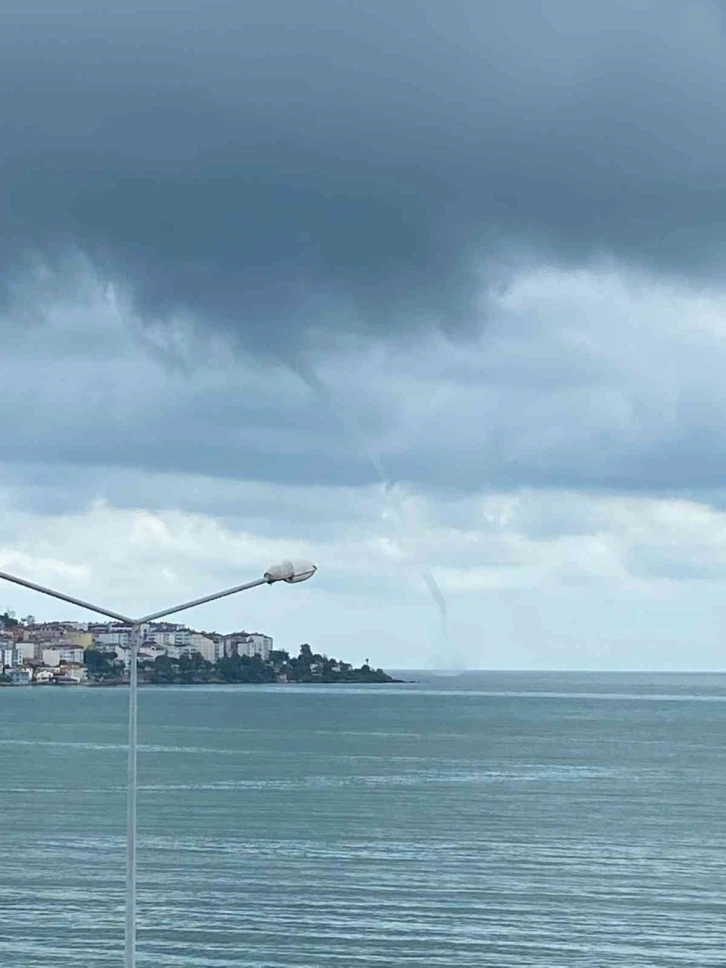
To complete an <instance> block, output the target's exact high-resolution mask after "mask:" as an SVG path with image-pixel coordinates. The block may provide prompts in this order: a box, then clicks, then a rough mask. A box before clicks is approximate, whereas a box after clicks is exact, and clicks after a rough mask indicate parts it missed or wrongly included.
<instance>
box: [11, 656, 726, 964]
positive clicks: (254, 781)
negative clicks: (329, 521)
mask: <svg viewBox="0 0 726 968" xmlns="http://www.w3.org/2000/svg"><path fill="white" fill-rule="evenodd" d="M409 675H410V674H409ZM416 678H418V679H419V681H418V683H416V684H410V685H402V686H388V687H386V686H378V687H376V686H371V687H356V686H352V687H320V688H316V687H297V686H287V687H286V686H277V687H191V688H183V687H180V688H166V689H165V688H146V689H142V691H141V694H140V716H141V727H140V741H141V743H142V744H143V748H142V753H141V759H140V782H141V790H140V797H139V822H140V836H141V840H140V854H139V892H140V898H139V920H140V933H139V964H140V965H144V966H148V968H151V966H154V968H163V966H169V968H172V966H177V968H179V966H183V968H201V966H205V968H212V966H214V968H223V966H233V965H234V966H242V965H244V966H249V968H292V966H295V968H357V966H358V968H368V966H401V968H403V966H407V968H413V966H417V968H418V966H420V968H424V966H427V968H435V966H442V968H443V966H445V968H468V966H471V968H484V966H492V968H506V966H517V968H521V966H537V968H557V966H566V965H578V966H592V968H610V966H622V968H638V966H664V968H665V966H672V965H683V966H691V968H692V966H698V965H714V966H715V965H718V966H721V968H723V966H724V965H726V677H725V676H714V675H616V674H612V675H600V674H591V675H584V674H535V673H519V674H513V673H491V674H486V673H476V674H468V675H462V676H458V675H457V676H446V677H443V676H442V677H435V676H431V675H430V674H429V675H426V676H424V675H420V676H416ZM126 699H127V697H126V694H125V691H124V690H119V689H80V688H79V689H72V688H71V689H61V688H55V689H53V688H46V689H39V688H36V689H27V688H25V689H23V688H15V689H3V690H0V819H1V821H2V826H1V830H0V848H1V849H0V965H1V966H2V968H70V966H73V968H106V966H111V965H113V966H117V968H120V966H121V965H122V935H123V877H124V810H125V801H124V796H125V787H124V780H125V747H124V743H125V717H126Z"/></svg>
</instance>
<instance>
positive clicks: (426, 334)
mask: <svg viewBox="0 0 726 968" xmlns="http://www.w3.org/2000/svg"><path fill="white" fill-rule="evenodd" d="M0 91H2V94H1V95H0V130H1V131H2V132H3V135H2V139H1V144H0V222H1V224H2V232H0V335H1V337H2V348H3V368H2V372H3V380H2V395H1V397H0V400H1V403H0V406H1V407H2V414H3V420H2V438H1V439H2V449H1V451H0V506H1V507H2V514H1V515H0V568H2V569H4V570H8V571H15V572H18V573H22V574H24V575H26V576H28V577H30V578H34V579H36V580H38V581H41V582H45V583H48V584H51V585H57V586H63V587H64V588H66V589H68V590H69V591H70V592H71V593H75V594H77V595H79V596H81V597H88V598H96V599H102V600H103V601H104V602H106V603H108V604H109V607H112V608H113V607H115V608H118V609H119V610H121V611H124V610H125V611H129V610H130V611H143V610H150V609H151V608H153V607H156V606H157V605H158V606H159V607H161V606H163V605H164V604H166V603H167V602H169V603H171V602H173V601H174V600H176V599H177V598H183V597H185V596H194V595H196V594H197V593H199V594H203V593H204V592H206V591H207V590H214V589H215V588H217V587H218V586H220V585H225V584H232V583H235V582H236V581H237V580H238V579H244V578H246V577H248V576H254V575H255V574H257V573H258V572H259V571H260V570H261V569H264V567H266V566H267V565H268V564H269V563H270V562H272V561H274V560H275V559H277V558H279V557H284V556H286V555H288V554H293V555H304V556H307V557H311V558H313V559H314V560H315V561H316V562H317V563H318V565H319V566H320V573H319V576H318V577H317V578H316V580H315V582H314V583H313V582H311V583H310V584H308V585H304V586H300V587H299V588H294V589H278V588H275V589H270V590H268V589H263V590H261V591H260V592H259V593H257V594H256V595H254V594H253V593H251V594H250V595H248V596H246V597H245V598H244V599H242V598H241V599H239V600H238V601H234V600H227V601H225V602H223V603H219V604H217V605H214V606H207V607H205V609H203V610H200V612H199V613H197V614H195V615H194V618H193V619H192V616H191V615H190V616H189V620H190V621H193V623H194V624H195V625H197V626H199V627H205V628H212V627H216V628H217V629H219V630H230V629H232V628H240V627H246V628H248V629H251V630H252V629H259V630H263V631H267V632H269V633H270V634H272V635H273V636H274V637H275V639H276V641H277V642H278V644H279V645H280V646H282V647H288V648H295V647H296V646H297V645H298V644H299V643H300V642H301V641H309V642H310V643H311V644H312V645H313V646H315V647H316V648H318V649H320V650H321V651H327V652H328V653H330V654H334V655H341V656H343V657H345V658H349V659H352V660H354V661H359V660H362V659H363V658H365V657H370V658H371V660H372V661H373V662H375V664H377V665H378V664H380V665H386V666H388V667H391V668H397V667H398V668H403V667H421V666H425V665H431V664H434V665H439V666H449V667H455V666H466V667H470V668H476V667H483V668H583V669H597V668H618V669H626V668H630V669H661V668H663V669H668V668H670V669H673V668H676V669H708V668H713V669H717V668H719V669H726V649H725V648H724V644H725V642H724V639H725V636H724V629H725V628H726V604H724V595H723V591H724V587H725V582H726V527H725V526H726V483H725V482H726V446H725V445H724V441H723V438H724V425H725V420H724V418H725V417H726V381H725V380H724V374H725V372H726V282H725V281H724V278H725V277H724V265H725V264H726V126H724V124H723V105H724V104H726V6H725V5H724V4H723V3H722V2H717V0H677V2H676V0H627V2H626V0H611V2H609V3H607V4H605V3H600V2H594V0H592V2H591V0H506V2H505V0H489V2H487V3H482V2H480V0H449V2H446V3H444V2H441V0H399V2H395V3H391V2H390V0H389V2H385V3H384V2H380V0H367V2H366V3H358V4H356V3H352V2H343V0H306V2H304V3H300V2H298V0H265V2H260V0H246V2H244V3H239V4H229V3H219V2H209V3H205V4H200V3H198V2H194V3H192V2H190V0H175V2H171V0H144V2H143V3H141V2H140V0H125V2H124V3H121V2H119V0H115V2H112V3H111V2H108V0H94V2H93V3H91V2H88V0H85V2H82V0H75V2H71V0H52V2H51V0H45V2H38V0H23V2H22V3H19V2H18V0H6V2H5V3H4V4H2V6H1V7H0ZM381 469H382V470H381ZM381 473H382V475H383V478H382V477H381ZM384 479H385V482H384ZM428 570H430V573H431V574H432V575H433V576H434V579H435V581H436V583H437V585H438V587H439V588H440V589H441V592H442V593H443V595H444V597H445V599H446V603H447V607H448V616H449V617H448V626H447V631H446V634H443V633H442V629H441V622H440V616H439V612H438V609H437V606H436V603H435V601H434V600H433V599H432V597H431V595H430V591H429V588H428V586H427V582H426V580H425V577H426V574H427V573H428ZM3 595H4V599H3V598H2V597H0V606H3V607H4V606H5V605H9V606H10V607H12V608H14V609H15V610H16V611H18V612H21V613H23V614H24V613H27V612H33V613H34V614H35V615H37V616H42V617H51V616H54V615H60V614H61V613H63V614H66V615H74V616H76V617H80V613H77V612H75V613H74V612H73V610H70V609H69V610H68V611H64V610H63V609H60V610H59V609H58V608H56V607H55V606H53V605H52V604H50V603H46V602H44V601H42V600H39V599H38V598H37V597H35V596H33V595H31V594H30V593H27V594H26V593H24V592H20V591H17V590H15V589H14V588H12V587H10V586H8V587H6V588H0V596H3Z"/></svg>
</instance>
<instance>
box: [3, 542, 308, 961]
mask: <svg viewBox="0 0 726 968" xmlns="http://www.w3.org/2000/svg"><path fill="white" fill-rule="evenodd" d="M316 571H317V569H316V567H315V565H314V564H313V563H312V562H310V561H283V562H281V563H280V564H279V565H273V566H272V567H271V568H268V570H267V571H266V572H265V574H264V575H263V576H262V578H257V579H256V580H255V581H250V582H247V583H246V584H244V585H235V586H234V588H226V589H225V590H224V591H221V592H215V593H214V594H213V595H205V596H204V598H195V599H194V600H193V601H191V602H183V603H182V604H181V605H174V606H173V607H172V608H165V609H162V611H160V612H152V613H151V614H150V615H144V616H142V618H137V619H133V618H129V617H128V616H127V615H121V614H119V613H118V612H112V611H110V610H109V609H107V608H100V607H99V606H98V605H92V604H91V603H90V602H84V601H83V600H82V599H80V598H74V597H73V596H71V595H64V594H63V593H62V592H57V591H54V590H53V589H51V588H45V587H44V586H43V585H36V584H35V583H34V582H32V581H26V579H24V578H18V577H17V576H16V575H8V574H7V573H6V572H3V571H0V578H3V579H5V580H6V581H10V582H14V583H15V584H16V585H23V586H24V587H25V588H31V589H33V591H36V592H40V593H41V594H42V595H49V596H50V597H51V598H58V599H60V601H62V602H69V603H70V604H71V605H78V606H80V607H81V608H87V609H88V610H89V611H91V612H96V613H98V614H99V615H105V616H106V617H107V618H113V619H116V620H117V621H119V622H123V623H124V624H126V625H130V626H131V641H130V648H129V759H128V788H127V814H126V931H125V941H124V953H125V954H124V968H136V764H137V736H138V728H137V709H138V704H137V688H138V669H137V660H138V654H139V646H140V644H141V631H142V626H143V625H145V624H146V623H147V622H153V621H155V620H156V619H160V618H166V617H167V616H168V615H174V614H175V613H176V612H183V611H186V609H188V608H194V607H195V606H197V605H204V604H205V603H206V602H214V601H216V600H217V599H218V598H226V597H227V596H228V595H236V594H237V593H238V592H245V591H247V589H248V588H256V587H257V586H258V585H273V584H274V583H275V582H279V581H284V582H287V583H288V584H295V583H297V582H301V581H307V579H308V578H312V577H313V575H314V574H315V572H316Z"/></svg>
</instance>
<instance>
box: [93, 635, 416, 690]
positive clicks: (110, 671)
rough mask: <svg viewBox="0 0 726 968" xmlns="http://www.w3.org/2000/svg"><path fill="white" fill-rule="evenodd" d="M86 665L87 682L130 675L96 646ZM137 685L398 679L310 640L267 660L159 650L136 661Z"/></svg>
mask: <svg viewBox="0 0 726 968" xmlns="http://www.w3.org/2000/svg"><path fill="white" fill-rule="evenodd" d="M85 665H86V669H87V671H88V680H87V682H86V683H84V684H85V685H89V686H123V685H127V684H128V676H127V675H126V674H120V670H119V668H118V663H117V662H114V661H113V660H111V659H110V658H109V657H108V655H107V654H106V653H104V652H103V651H101V650H97V649H86V652H85ZM138 670H139V672H138V675H139V685H140V686H144V685H148V686H171V685H236V684H248V685H255V684H257V685H274V684H280V685H283V684H288V683H290V684H296V683H313V684H315V683H318V684H322V683H325V684H329V683H389V682H402V681H403V680H401V679H394V678H393V677H392V676H389V675H388V673H386V672H384V671H383V669H374V668H372V667H371V666H370V665H369V664H368V662H367V661H366V662H365V663H364V664H363V665H362V666H359V667H358V668H355V667H354V666H352V665H351V664H350V663H348V662H341V661H340V660H338V659H332V658H329V657H328V656H325V655H319V654H318V653H315V652H313V651H312V649H311V648H310V646H309V645H307V644H305V645H301V646H300V652H299V654H298V655H297V656H296V657H292V656H290V655H289V654H288V653H287V652H285V651H283V650H281V649H280V650H275V651H273V652H271V653H270V657H269V659H267V660H264V659H262V658H261V657H260V656H258V655H255V656H247V655H232V656H228V657H225V658H223V659H218V660H217V662H214V663H212V662H209V661H207V660H206V659H204V658H203V657H202V656H201V655H199V654H198V653H196V654H194V653H193V654H192V655H183V656H181V657H180V658H178V659H177V658H173V657H172V656H169V655H160V656H157V657H156V658H155V659H153V660H150V661H146V660H144V659H141V660H140V661H139V665H138Z"/></svg>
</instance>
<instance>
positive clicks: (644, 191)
mask: <svg viewBox="0 0 726 968" xmlns="http://www.w3.org/2000/svg"><path fill="white" fill-rule="evenodd" d="M0 38H1V39H0V74H1V81H2V88H3V90H4V92H5V93H4V95H3V100H2V105H1V106H0V130H2V141H3V145H4V147H3V149H2V169H1V172H0V175H1V179H2V180H1V183H0V206H1V207H0V218H1V219H2V224H3V231H2V241H1V242H0V259H1V260H2V269H3V281H4V292H5V298H6V300H9V301H11V302H12V300H13V299H14V298H15V297H17V294H18V292H20V291H23V289H22V281H23V270H24V269H27V268H28V267H29V266H37V264H38V262H41V263H46V264H48V265H50V266H51V268H56V269H61V270H63V271H70V270H69V269H68V266H67V265H66V263H65V260H66V259H71V260H72V258H73V257H74V256H75V255H77V254H79V253H80V254H82V255H83V256H84V257H85V258H87V259H90V260H91V262H92V263H93V264H94V265H95V266H96V267H97V268H98V269H99V271H100V272H101V273H102V274H103V275H104V276H107V277H108V278H111V279H114V280H116V281H117V282H119V283H120V284H122V285H123V286H124V287H125V288H126V289H127V291H128V292H129V293H130V294H131V295H132V297H133V299H134V300H135V302H136V305H137V307H138V308H139V309H140V310H141V311H142V312H143V313H144V314H145V315H147V316H158V317H162V318H168V317H171V316H173V315H175V314H181V315H185V316H190V317H192V318H194V319H196V320H197V321H201V322H209V323H212V322H216V323H219V324H222V325H225V326H228V327H235V328H237V329H238V330H239V332H240V333H242V334H244V336H245V338H246V339H247V341H248V342H250V343H251V344H252V345H254V346H255V347H257V348H262V347H269V348H272V349H275V348H276V347H278V346H280V345H289V344H290V342H291V341H292V340H295V339H297V337H298V335H299V334H300V333H301V332H302V331H304V330H306V329H307V328H308V327H311V326H314V327H315V326H318V327H323V328H330V329H340V328H345V327H350V328H358V327H362V326H370V327H379V328H383V329H388V328H391V327H394V326H402V325H404V324H406V323H409V322H412V321H417V322H431V321H437V322H440V323H441V324H442V325H444V326H446V327H447V328H451V329H454V328H456V327H459V326H461V325H462V324H465V323H466V321H467V320H468V318H469V317H470V314H471V312H472V306H473V298H474V295H475V293H476V290H477V288H478V286H479V285H480V284H481V276H480V274H479V273H480V270H481V268H482V266H483V265H486V263H487V260H490V259H492V258H495V257H496V256H499V255H501V254H502V253H503V252H507V251H511V250H512V249H514V250H516V251H521V250H526V251H528V252H535V253H538V255H539V257H540V258H545V259H547V260H550V261H555V262H565V263H579V262H585V261H587V260H589V259H591V258H594V257H597V256H599V255H602V254H604V253H612V254H615V255H616V256H617V257H620V258H622V259H624V260H627V261H629V262H632V263H639V264H642V265H646V266H648V267H650V268H655V269H656V270H658V271H662V272H672V273H684V274H693V273H696V272H703V271H707V272H714V271H718V269H719V268H720V267H721V266H722V265H723V262H724V254H725V251H724V229H723V226H724V221H725V220H726V129H724V126H723V123H722V113H723V104H724V103H725V100H726V56H724V55H725V54H726V46H725V45H724V41H723V19H722V18H721V17H720V7H719V6H718V5H717V4H715V3H709V2H706V0H704V2H688V3H682V2H664V0H657V2H655V0H654V2H647V0H641V2H634V0H629V2H627V3H626V2H611V3H608V4H601V3H588V2H582V0H578V2H574V0H572V2H516V0H506V2H489V3H481V2H479V0H458V2H450V3H441V2H439V0H416V2H399V3H381V2H379V0H369V2H367V3H360V4H353V3H344V2H339V0H338V2H336V0H307V2H305V3H300V2H298V0H265V2H264V3H262V2H257V0H247V2H245V3H240V4H217V3H207V4H198V3H194V4H192V3H189V2H178V0H177V2H174V3H165V2H158V0H157V2H145V3H143V4H141V3H138V2H132V3H129V2H125V3H123V4H122V3H121V2H120V0H118V2H116V3H113V4H111V3H108V2H102V0H99V2H96V3H82V2H79V0H76V2H69V0H53V2H50V0H48V2H46V3H38V2H36V0H25V2H23V3H22V4H21V3H18V2H17V0H7V2H6V3H5V4H3V5H2V10H0ZM28 298H29V297H28V293H27V291H25V293H24V299H25V300H26V301H27V299H28Z"/></svg>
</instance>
